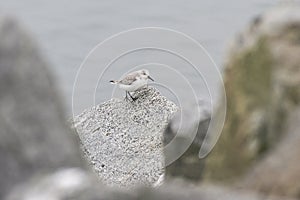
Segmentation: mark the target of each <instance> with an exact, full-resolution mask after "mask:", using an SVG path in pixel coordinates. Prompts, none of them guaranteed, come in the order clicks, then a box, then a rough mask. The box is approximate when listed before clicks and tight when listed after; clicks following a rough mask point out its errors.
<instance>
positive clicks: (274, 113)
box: [205, 5, 300, 182]
mask: <svg viewBox="0 0 300 200" xmlns="http://www.w3.org/2000/svg"><path fill="white" fill-rule="evenodd" d="M299 55H300V7H299V5H293V6H279V7H277V8H274V9H273V10H271V11H269V12H266V13H265V14H263V15H261V16H259V17H257V18H256V19H255V20H254V21H253V23H252V24H251V25H250V26H249V28H248V29H247V30H246V31H245V32H243V33H241V34H240V35H239V36H238V38H237V39H236V40H235V41H234V42H233V45H232V48H231V54H230V57H229V60H228V61H227V64H226V69H225V78H224V81H225V88H226V93H227V102H228V107H227V120H226V123H225V126H224V129H223V132H222V134H221V138H220V140H219V141H218V143H217V145H216V147H215V148H214V151H213V152H212V154H211V155H210V156H209V157H208V159H207V165H206V170H205V177H206V179H209V180H219V181H225V182H229V181H232V180H234V179H236V178H237V177H239V176H241V175H243V174H244V173H245V172H247V170H249V168H250V167H251V166H252V165H253V164H254V161H256V160H257V159H260V158H261V157H262V156H263V155H265V153H266V152H269V151H270V150H272V149H273V148H274V147H276V146H277V145H279V144H278V142H279V141H280V140H281V139H282V138H283V137H284V135H285V134H287V133H288V130H287V129H286V124H287V123H288V120H287V119H288V118H289V116H290V114H291V113H292V112H293V110H294V109H295V108H296V107H299V103H300V57H299ZM282 173H284V172H282Z"/></svg>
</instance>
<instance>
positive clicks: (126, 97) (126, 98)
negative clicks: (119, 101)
mask: <svg viewBox="0 0 300 200" xmlns="http://www.w3.org/2000/svg"><path fill="white" fill-rule="evenodd" d="M125 94H126V96H125V100H128V96H127V91H125Z"/></svg>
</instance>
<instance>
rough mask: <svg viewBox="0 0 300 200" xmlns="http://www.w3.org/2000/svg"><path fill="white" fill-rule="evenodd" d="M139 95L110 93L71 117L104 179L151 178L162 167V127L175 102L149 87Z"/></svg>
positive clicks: (132, 181) (130, 181)
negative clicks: (120, 96)
mask: <svg viewBox="0 0 300 200" xmlns="http://www.w3.org/2000/svg"><path fill="white" fill-rule="evenodd" d="M134 95H135V97H138V99H137V100H136V101H135V102H132V101H129V100H119V99H112V100H109V101H107V102H105V103H102V104H100V105H97V106H95V107H93V108H90V109H87V110H85V111H84V112H83V113H82V114H80V115H78V116H76V117H75V118H74V127H75V128H76V130H77V132H78V134H79V136H80V139H81V143H82V148H83V151H84V152H85V157H86V158H87V160H88V162H89V163H90V164H91V166H92V167H93V169H94V171H96V173H97V174H98V175H99V177H100V179H101V180H102V181H103V183H105V184H107V185H111V186H112V185H113V186H120V187H130V186H136V185H139V184H143V185H151V184H154V183H155V182H156V181H157V180H158V179H159V177H160V176H161V175H162V174H163V172H164V159H163V152H162V147H163V144H162V138H163V131H164V129H165V128H166V126H167V124H168V122H169V120H170V118H171V117H172V115H173V114H174V113H175V112H176V111H177V110H178V107H177V106H176V105H175V104H174V103H172V102H170V101H169V100H167V99H166V98H165V97H164V96H162V95H161V94H160V93H159V92H158V90H156V89H154V88H152V87H148V88H143V89H141V90H139V91H137V92H135V94H134Z"/></svg>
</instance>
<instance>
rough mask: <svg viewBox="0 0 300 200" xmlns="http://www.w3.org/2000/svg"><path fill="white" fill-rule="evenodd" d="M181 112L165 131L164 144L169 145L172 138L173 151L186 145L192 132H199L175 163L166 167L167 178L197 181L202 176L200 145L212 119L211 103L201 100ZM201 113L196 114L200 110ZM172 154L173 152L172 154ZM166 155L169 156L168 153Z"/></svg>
mask: <svg viewBox="0 0 300 200" xmlns="http://www.w3.org/2000/svg"><path fill="white" fill-rule="evenodd" d="M184 107H185V108H186V109H183V110H182V111H181V112H178V113H176V114H175V116H174V117H173V118H172V119H171V121H170V123H169V124H168V126H167V128H166V130H165V132H164V144H165V145H167V144H168V143H169V142H171V141H172V140H175V141H174V142H175V144H176V145H174V146H173V147H172V148H174V149H173V150H172V151H176V150H177V149H180V148H181V146H184V145H186V141H188V140H189V137H191V132H192V131H194V130H196V131H197V133H196V135H195V136H194V138H192V143H191V145H190V146H189V147H188V149H187V150H186V151H184V153H183V154H182V155H181V156H180V158H178V159H176V160H175V161H174V162H173V163H171V164H170V165H168V166H167V167H166V178H167V179H168V178H174V177H181V178H185V179H188V180H189V181H193V182H197V181H200V180H201V178H202V173H203V169H204V164H205V163H204V160H201V159H200V158H199V156H198V155H199V150H200V146H201V145H202V143H203V140H204V137H205V136H206V134H207V130H208V127H209V123H210V120H211V110H210V105H209V103H208V102H206V101H203V100H202V101H199V102H198V104H197V105H189V106H184ZM198 110H199V115H198V116H197V115H195V112H198ZM171 155H172V154H171ZM165 156H168V154H167V153H166V154H165Z"/></svg>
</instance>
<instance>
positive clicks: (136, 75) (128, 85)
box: [110, 69, 154, 101]
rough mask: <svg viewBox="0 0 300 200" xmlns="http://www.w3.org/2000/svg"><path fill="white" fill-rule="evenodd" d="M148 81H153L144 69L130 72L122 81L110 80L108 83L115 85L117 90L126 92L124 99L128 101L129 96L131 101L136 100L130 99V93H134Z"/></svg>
mask: <svg viewBox="0 0 300 200" xmlns="http://www.w3.org/2000/svg"><path fill="white" fill-rule="evenodd" d="M148 79H150V80H152V81H154V80H153V78H151V77H150V75H149V71H148V70H146V69H142V70H138V71H134V72H131V73H129V74H127V75H126V76H125V77H124V78H123V79H121V80H117V81H115V80H111V81H110V83H112V84H117V85H118V86H119V88H121V89H123V90H125V91H126V97H125V98H126V99H128V96H127V95H129V96H130V97H131V99H132V100H133V101H135V100H136V98H134V97H132V96H131V94H130V92H134V91H136V90H138V89H140V88H142V87H144V86H145V85H147V83H148Z"/></svg>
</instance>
